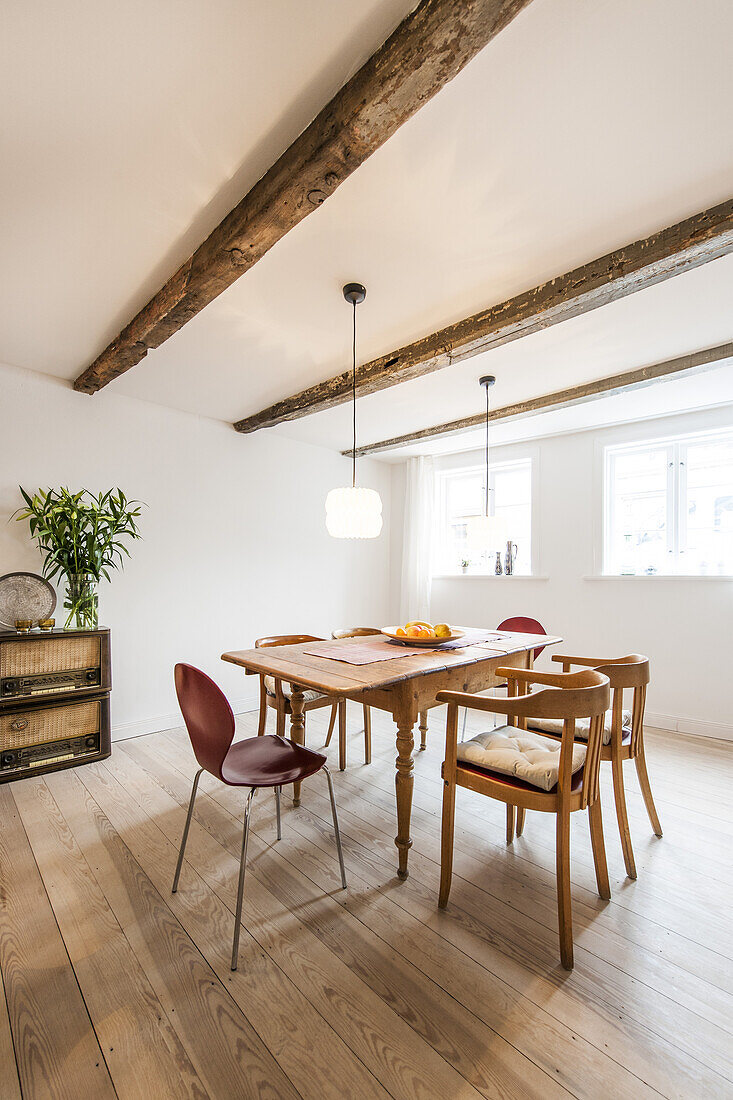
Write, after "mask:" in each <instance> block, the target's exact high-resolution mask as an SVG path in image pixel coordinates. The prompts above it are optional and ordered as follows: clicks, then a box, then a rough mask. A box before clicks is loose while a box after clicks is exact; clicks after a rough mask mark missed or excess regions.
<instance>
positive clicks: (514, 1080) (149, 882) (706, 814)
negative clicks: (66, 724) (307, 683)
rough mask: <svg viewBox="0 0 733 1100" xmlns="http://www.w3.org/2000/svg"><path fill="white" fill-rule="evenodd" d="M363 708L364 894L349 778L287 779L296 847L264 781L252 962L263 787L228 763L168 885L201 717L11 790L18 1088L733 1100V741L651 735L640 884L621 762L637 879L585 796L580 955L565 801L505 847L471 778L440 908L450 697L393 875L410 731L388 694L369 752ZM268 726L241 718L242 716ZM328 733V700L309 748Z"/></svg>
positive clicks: (10, 919) (1, 806) (434, 717)
mask: <svg viewBox="0 0 733 1100" xmlns="http://www.w3.org/2000/svg"><path fill="white" fill-rule="evenodd" d="M478 720H482V719H478ZM476 721H477V719H476V718H475V717H474V718H472V720H471V722H472V723H473V726H475V725H476ZM349 724H350V735H349V765H348V768H347V770H346V771H345V772H343V773H339V772H338V771H335V767H336V763H335V756H336V747H335V744H334V743H332V745H331V747H330V749H329V754H330V756H331V757H332V758H333V769H334V774H335V780H336V795H337V801H338V806H339V814H340V819H341V829H342V834H343V843H344V854H345V861H346V870H347V876H348V881H349V886H348V889H347V890H346V891H343V890H341V889H340V883H339V878H338V864H337V862H336V853H335V847H334V840H333V834H332V830H331V819H330V806H329V802H328V791H327V788H326V783H325V779H324V778H323V777H315V778H314V779H313V780H311V781H309V782H308V783H307V784H306V785H305V786H304V791H303V801H302V805H301V806H300V807H299V808H298V809H295V808H294V807H293V806H292V802H291V800H290V798H289V797H284V799H283V839H282V841H281V842H280V843H276V841H275V812H274V811H275V807H274V799H273V798H272V796H271V795H269V794H268V793H267V792H261V793H260V794H259V795H258V797H257V798H256V799H255V802H254V820H253V833H252V835H251V838H250V848H249V863H248V872H247V879H246V887H245V900H244V915H243V929H242V938H241V947H240V961H239V970H238V971H237V972H236V973H234V974H233V973H232V972H231V971H230V970H229V952H230V948H231V935H232V927H233V919H234V918H233V913H234V908H235V904H236V897H235V891H236V875H237V866H238V858H239V851H240V844H241V814H242V808H243V803H244V799H243V795H242V792H241V791H237V790H233V789H231V788H225V787H223V786H221V785H220V784H217V783H216V781H215V780H213V779H212V777H210V776H204V777H203V778H202V781H201V788H200V794H199V798H198V803H197V807H196V812H195V816H194V821H193V824H192V827H191V833H190V837H189V842H188V849H187V858H186V862H185V864H184V868H183V872H182V876H181V883H180V887H179V890H178V893H177V894H175V895H174V894H171V892H170V887H171V882H172V878H173V871H174V868H175V862H176V856H177V848H178V844H179V841H180V836H181V831H182V828H183V823H184V819H185V813H186V806H187V803H188V797H189V793H190V785H191V780H192V777H193V774H194V772H195V763H194V760H193V756H192V754H191V750H190V747H189V744H188V739H187V737H186V734H185V731H183V730H173V731H170V732H167V733H161V734H150V735H148V736H145V737H139V738H134V739H131V740H128V741H123V742H117V743H116V744H115V745H114V749H113V755H112V757H111V759H110V760H108V761H106V762H104V763H102V764H97V765H89V766H86V767H82V768H77V769H73V770H69V771H66V772H58V773H56V774H53V775H49V776H38V777H34V778H31V779H27V780H23V781H20V782H16V783H13V784H7V785H5V786H2V787H0V882H1V883H2V905H1V907H0V1097H1V1098H2V1100H5V1098H9V1100H10V1098H16V1097H26V1098H31V1097H32V1098H34V1100H35V1098H36V1097H39V1098H40V1097H54V1098H56V1097H59V1098H60V1097H64V1098H65V1097H68V1098H70V1100H71V1098H78V1097H82V1096H83V1097H90V1098H94V1100H96V1098H97V1097H108V1096H109V1097H114V1096H117V1097H120V1098H121V1100H128V1098H138V1097H139V1098H140V1100H158V1098H160V1100H164V1098H167V1097H192V1098H193V1097H206V1096H209V1097H212V1098H214V1100H235V1098H239V1097H252V1098H255V1097H256V1098H258V1100H259V1098H268V1097H271V1098H273V1100H280V1098H290V1097H304V1098H308V1100H324V1098H330V1097H334V1098H339V1100H341V1098H349V1097H353V1098H354V1100H363V1098H370V1097H374V1098H377V1097H387V1096H392V1097H394V1098H395V1100H401V1098H403V1097H404V1098H406V1100H407V1098H410V1100H412V1098H415V1100H432V1098H437V1097H441V1098H453V1097H455V1098H460V1100H469V1098H478V1097H492V1098H494V1097H496V1098H500V1100H510V1098H514V1097H517V1098H520V1097H521V1098H525V1097H538V1098H540V1097H541V1098H543V1100H545V1098H548V1097H550V1098H552V1097H562V1096H575V1097H589V1098H598V1097H605V1096H613V1097H614V1098H616V1097H619V1098H623V1097H627V1098H629V1100H637V1098H640V1097H646V1096H659V1095H662V1096H666V1097H678V1098H680V1100H683V1098H684V1100H689V1098H697V1097H706V1098H707V1097H733V1012H732V1011H731V1009H732V1007H733V996H732V995H731V994H732V987H733V939H732V938H731V936H730V923H729V904H728V899H729V897H730V890H731V887H733V867H732V866H731V860H730V851H731V832H732V828H731V826H732V824H733V808H732V807H731V802H730V799H729V796H728V792H729V790H730V783H731V778H732V777H733V746H731V745H727V744H725V743H723V742H714V741H706V740H703V739H696V738H691V737H683V736H681V735H678V734H669V733H662V732H660V731H655V730H649V731H648V732H647V755H648V758H649V766H650V774H651V779H652V786H653V788H654V793H655V798H656V802H657V809H658V811H659V816H660V818H661V821H662V826H663V828H664V838H663V839H661V840H660V839H658V838H656V837H655V836H654V835H653V834H652V833H651V830H650V827H649V822H648V819H647V817H646V813H645V810H644V805H643V801H642V799H641V795H640V792H639V789H638V786H637V783H636V775H635V772H634V770H633V766H629V767H628V768H627V774H626V790H627V800H628V808H629V818H630V824H631V830H632V837H633V842H634V850H635V854H636V863H637V869H638V874H639V877H638V879H637V881H636V882H631V881H630V880H629V879H627V878H626V876H625V871H624V864H623V859H622V855H621V846H620V842H619V838H618V833H617V829H616V820H615V815H614V807H613V797H612V792H611V789H610V774H609V771H610V768H609V767H608V766H607V765H602V771H603V812H604V825H605V834H606V847H607V851H608V860H609V871H610V876H611V887H612V891H613V897H612V900H611V901H610V902H603V901H601V900H600V899H599V898H598V896H597V894H596V893H595V879H594V875H593V864H592V856H591V849H590V838H589V833H588V822H587V817H586V815H583V814H574V815H573V820H572V842H571V843H572V857H571V858H572V891H573V919H574V931H575V958H576V965H575V970H574V971H573V972H572V973H570V974H568V973H566V972H565V971H564V970H563V969H562V968H561V966H560V964H559V958H558V942H557V910H556V902H555V877H554V819H552V818H549V817H544V815H540V814H532V813H530V814H528V815H527V823H526V826H525V830H524V835H523V836H522V837H521V838H519V839H517V840H516V841H515V842H514V844H513V845H512V846H510V847H507V845H506V842H505V835H504V834H505V816H504V809H503V807H502V806H500V805H498V804H496V803H491V802H490V801H488V800H486V799H484V798H482V797H480V796H478V795H473V794H471V793H470V792H467V791H459V792H458V807H457V815H456V841H455V844H456V847H455V866H454V880H453V889H452V893H451V899H450V905H449V908H448V909H447V910H446V911H445V912H441V911H439V910H438V909H437V906H436V899H437V887H438V878H439V852H440V835H439V834H440V808H441V794H442V786H441V781H440V762H441V760H442V757H443V740H444V730H445V717H444V712H442V711H434V712H432V713H431V721H430V731H429V734H428V747H427V749H426V751H425V752H416V754H415V755H416V760H415V796H414V808H413V823H412V835H413V841H414V846H413V848H412V850H411V853H410V877H409V879H408V880H407V881H406V882H401V881H400V880H399V879H398V878H397V876H396V873H395V869H396V848H395V846H394V840H393V838H394V833H395V810H394V758H395V749H394V728H393V726H392V725H391V722H390V720H389V719H388V717H387V716H386V715H383V714H381V713H378V712H373V740H374V751H373V763H372V764H371V765H370V766H364V765H363V763H362V761H363V747H362V738H361V733H360V731H361V728H362V723H361V709H360V708H358V707H356V706H354V707H351V706H350V709H349ZM255 725H256V716H255V715H253V714H247V715H242V716H241V717H240V718H239V719H238V731H239V734H240V735H242V736H248V735H251V734H252V733H254V732H255ZM473 726H472V725H471V724H469V730H470V729H471V728H473ZM476 728H478V727H476ZM324 735H325V720H324V718H323V715H322V713H321V712H314V713H313V714H311V715H310V716H309V718H308V743H309V744H310V745H311V746H313V747H317V746H320V745H322V743H323V740H324ZM334 742H335V739H334Z"/></svg>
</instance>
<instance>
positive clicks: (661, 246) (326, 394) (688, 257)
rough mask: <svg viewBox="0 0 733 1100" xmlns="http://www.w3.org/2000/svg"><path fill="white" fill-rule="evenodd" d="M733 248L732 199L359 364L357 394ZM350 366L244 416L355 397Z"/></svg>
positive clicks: (307, 410)
mask: <svg viewBox="0 0 733 1100" xmlns="http://www.w3.org/2000/svg"><path fill="white" fill-rule="evenodd" d="M731 251H733V199H728V200H727V201H726V202H724V203H721V204H720V206H715V207H713V208H712V209H710V210H703V211H702V213H700V214H695V215H693V217H691V218H686V219H685V221H683V222H679V223H678V224H677V225H672V226H669V228H667V229H663V230H661V232H659V233H655V234H654V235H653V236H651V237H647V238H646V239H645V240H641V241H635V242H634V243H633V244H629V245H626V246H625V247H624V248H620V249H618V250H617V251H616V252H609V253H608V255H606V256H601V257H600V258H599V259H597V260H591V262H590V263H588V264H584V265H583V267H578V268H576V269H575V271H570V272H568V273H567V274H566V275H560V276H558V277H557V278H556V279H552V280H551V281H550V282H549V283H543V284H542V285H541V286H536V287H534V288H533V289H532V290H528V291H525V292H524V293H523V294H518V295H517V296H516V297H515V298H510V299H508V300H507V301H506V302H501V303H500V304H499V305H495V306H490V307H489V308H488V309H484V310H482V311H481V312H480V313H475V314H474V315H473V316H472V317H467V318H466V319H465V320H463V321H458V322H457V323H456V324H453V325H449V326H448V327H447V328H444V329H440V331H439V332H434V333H432V334H431V335H430V336H425V337H423V339H421V340H417V341H416V342H415V343H414V344H408V345H407V346H406V347H403V348H400V349H399V350H397V351H391V352H389V353H388V354H387V355H382V356H380V358H379V359H373V360H372V361H371V362H370V363H364V364H363V365H362V366H361V367H357V371H356V391H357V395H358V396H360V397H361V396H364V395H365V394H368V393H376V392H377V391H378V390H383V389H386V388H387V387H389V386H396V385H398V383H400V382H409V381H410V380H411V379H413V378H419V377H421V376H422V375H424V374H430V373H432V372H433V371H436V370H442V369H443V368H444V367H449V366H450V365H451V364H452V363H457V362H461V360H463V359H468V358H470V357H471V356H473V355H480V354H481V353H482V352H485V351H489V350H490V349H491V348H497V347H500V346H501V345H502V344H508V343H509V342H510V341H512V340H518V339H520V338H521V337H523V336H529V335H530V333H533V332H538V331H539V330H540V329H544V328H549V327H550V326H551V325H556V324H559V323H560V322H561V321H567V320H568V319H569V318H571V317H579V316H580V315H581V314H583V313H588V312H589V311H590V310H593V309H598V307H599V306H605V305H608V303H609V302H614V301H616V300H617V299H619V298H624V297H626V296H627V295H629V294H633V293H635V292H636V291H637V290H644V289H645V288H646V287H649V286H654V284H655V283H661V282H664V280H665V279H670V278H672V277H673V276H674V275H679V274H681V273H682V272H684V271H689V270H691V269H692V268H694V267H699V266H700V265H701V264H705V263H708V262H709V261H710V260H716V259H718V257H720V256H725V255H726V254H727V253H729V252H731ZM351 385H352V383H351V372H350V371H344V372H343V373H342V374H338V375H336V376H335V377H334V378H329V379H328V380H327V381H326V382H319V383H318V384H317V385H315V386H310V387H309V388H308V389H306V390H302V391H301V392H300V393H297V394H295V395H294V396H293V397H288V398H285V400H283V401H278V402H276V403H275V404H274V405H270V407H269V408H267V409H263V410H262V411H261V412H258V413H254V414H253V415H252V416H247V417H245V418H244V419H243V420H239V421H237V423H236V424H235V425H234V427H235V428H236V429H237V431H238V432H255V431H257V430H258V429H259V428H269V427H272V426H273V425H274V424H280V423H282V422H283V421H284V420H295V419H297V418H298V417H301V416H310V415H311V414H312V413H316V412H322V411H323V410H324V409H330V408H333V407H334V406H335V405H341V404H343V403H344V402H345V401H349V400H351Z"/></svg>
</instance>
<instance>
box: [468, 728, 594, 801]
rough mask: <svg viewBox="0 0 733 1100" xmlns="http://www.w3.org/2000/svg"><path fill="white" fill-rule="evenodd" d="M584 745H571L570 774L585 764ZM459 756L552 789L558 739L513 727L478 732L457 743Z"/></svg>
mask: <svg viewBox="0 0 733 1100" xmlns="http://www.w3.org/2000/svg"><path fill="white" fill-rule="evenodd" d="M586 751H587V750H586V748H585V745H577V744H576V745H574V746H573V774H575V772H577V771H580V769H581V768H582V767H583V764H584V763H585V754H586ZM458 759H459V760H463V761H465V763H467V764H473V765H474V767H478V768H485V769H486V770H487V771H492V772H499V773H500V774H501V775H509V776H513V777H514V778H516V779H522V780H523V781H524V782H525V783H531V784H532V786H533V787H539V788H540V789H541V790H543V791H551V790H552V788H553V787H554V786H555V785H556V784H557V779H558V774H559V770H560V742H559V741H551V740H550V739H549V738H547V737H541V736H540V735H539V734H538V733H531V732H530V731H528V730H520V729H518V728H517V727H516V726H499V727H498V729H495V730H488V731H487V732H486V733H479V734H478V736H476V737H472V738H471V740H470V741H464V742H463V743H462V744H460V745H459V746H458Z"/></svg>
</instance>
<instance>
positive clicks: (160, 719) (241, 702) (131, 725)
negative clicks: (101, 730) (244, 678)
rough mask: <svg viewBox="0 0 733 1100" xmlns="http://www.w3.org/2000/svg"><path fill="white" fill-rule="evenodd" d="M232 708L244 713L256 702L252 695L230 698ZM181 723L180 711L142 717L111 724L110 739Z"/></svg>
mask: <svg viewBox="0 0 733 1100" xmlns="http://www.w3.org/2000/svg"><path fill="white" fill-rule="evenodd" d="M230 703H231V706H232V710H233V711H234V713H235V714H246V713H247V712H249V711H251V710H256V709H257V702H256V700H255V699H253V697H252V696H251V695H250V696H246V697H245V698H244V699H230ZM182 725H183V718H182V717H181V712H180V711H176V712H175V713H174V714H158V715H156V716H155V717H154V718H142V719H141V720H140V721H139V722H123V723H122V725H118V726H112V740H113V741H126V740H127V739H128V738H129V737H143V736H144V735H145V734H146V733H163V732H164V730H174V729H178V727H179V726H182Z"/></svg>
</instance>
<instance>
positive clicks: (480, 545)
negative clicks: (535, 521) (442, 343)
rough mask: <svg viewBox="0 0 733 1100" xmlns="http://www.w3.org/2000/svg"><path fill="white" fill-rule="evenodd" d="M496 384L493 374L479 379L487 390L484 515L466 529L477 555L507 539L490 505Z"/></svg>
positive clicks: (470, 544) (493, 548)
mask: <svg viewBox="0 0 733 1100" xmlns="http://www.w3.org/2000/svg"><path fill="white" fill-rule="evenodd" d="M495 382H496V378H495V377H494V375H493V374H486V375H484V377H483V378H479V385H481V386H483V387H484V389H485V390H486V436H485V439H486V442H485V448H484V452H485V453H484V459H485V464H486V469H485V473H484V477H485V482H484V510H483V515H480V516H473V517H472V518H471V519H469V521H468V524H467V529H466V539H467V542H468V545H469V548H470V549H471V551H473V552H474V553H476V554H483V553H488V552H489V551H491V550H500V549H501V547H502V544H503V541H504V538H505V535H504V525H503V523H502V522H501V520H500V519H499V518H498V517H497V516H496V515H493V516H492V515H491V508H490V505H489V490H490V484H489V389H490V388H491V386H493V385H494V383H495Z"/></svg>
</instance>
